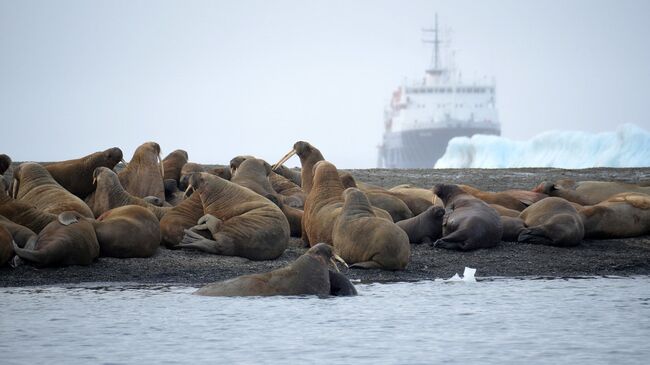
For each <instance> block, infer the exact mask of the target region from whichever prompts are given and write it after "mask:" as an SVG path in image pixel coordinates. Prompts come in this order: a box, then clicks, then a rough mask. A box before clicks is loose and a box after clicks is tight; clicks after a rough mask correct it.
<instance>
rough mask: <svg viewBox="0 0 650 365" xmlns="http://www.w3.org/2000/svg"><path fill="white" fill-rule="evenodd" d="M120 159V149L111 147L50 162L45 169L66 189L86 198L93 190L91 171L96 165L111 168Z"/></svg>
mask: <svg viewBox="0 0 650 365" xmlns="http://www.w3.org/2000/svg"><path fill="white" fill-rule="evenodd" d="M120 161H124V160H123V159H122V150H121V149H119V148H117V147H113V148H109V149H107V150H104V151H100V152H95V153H91V154H90V155H88V156H84V157H82V158H78V159H75V160H67V161H61V162H55V163H51V164H48V165H46V166H45V169H47V171H48V172H49V173H50V175H52V177H53V178H54V180H56V182H58V183H59V184H60V185H61V186H63V187H64V188H65V189H66V190H68V191H69V192H71V193H72V194H74V195H76V196H77V197H79V199H82V200H83V199H86V197H88V195H90V194H91V193H92V192H93V191H94V190H95V186H94V185H93V171H95V169H96V168H97V167H107V168H109V169H113V168H114V167H115V165H117V164H118V163H119V162H120Z"/></svg>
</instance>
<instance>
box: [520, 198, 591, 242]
mask: <svg viewBox="0 0 650 365" xmlns="http://www.w3.org/2000/svg"><path fill="white" fill-rule="evenodd" d="M519 217H520V218H521V219H523V220H524V224H525V225H526V227H527V228H526V229H524V230H522V231H521V233H520V234H519V237H518V239H517V241H519V242H525V243H535V244H542V245H552V246H575V245H578V244H579V243H580V242H581V241H582V238H583V237H584V235H585V230H584V226H583V223H582V220H581V219H580V215H579V214H578V211H577V210H576V208H575V207H574V206H573V205H572V204H571V203H570V202H568V201H566V200H564V199H562V198H555V197H548V198H546V199H542V200H540V201H538V202H537V203H535V204H533V205H531V206H530V207H528V208H526V209H524V211H523V212H521V214H520V215H519Z"/></svg>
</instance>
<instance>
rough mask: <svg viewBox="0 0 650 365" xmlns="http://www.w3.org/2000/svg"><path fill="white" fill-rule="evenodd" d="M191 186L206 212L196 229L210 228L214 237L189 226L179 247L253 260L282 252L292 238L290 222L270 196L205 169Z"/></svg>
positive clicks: (272, 256) (193, 177)
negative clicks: (209, 236)
mask: <svg viewBox="0 0 650 365" xmlns="http://www.w3.org/2000/svg"><path fill="white" fill-rule="evenodd" d="M189 186H190V188H192V189H194V190H195V193H194V194H197V193H198V194H199V196H200V197H201V203H202V205H203V211H204V212H205V214H206V215H205V216H203V217H202V218H201V219H199V222H198V225H197V227H194V228H193V230H200V229H208V230H209V231H210V233H211V235H212V239H206V238H204V237H203V236H201V235H199V234H198V233H196V232H193V231H192V230H186V231H185V233H186V234H185V236H184V237H183V240H182V241H181V243H180V244H179V247H181V248H195V249H199V250H202V251H205V252H209V253H213V254H217V255H225V256H240V257H245V258H248V259H250V260H273V259H275V258H277V257H279V256H280V255H282V253H283V252H284V250H285V249H286V247H287V244H288V241H289V222H287V218H286V217H285V216H284V214H283V213H282V211H281V210H280V208H278V207H277V206H276V205H275V204H273V203H272V202H271V201H270V200H268V199H266V198H264V197H262V196H260V195H259V194H257V193H254V192H252V191H251V190H249V189H247V188H244V187H241V186H239V185H237V184H234V183H232V182H230V181H227V180H224V179H222V178H220V177H217V176H214V175H210V174H208V173H205V172H201V173H194V174H192V175H191V176H190V180H189ZM194 194H192V195H194Z"/></svg>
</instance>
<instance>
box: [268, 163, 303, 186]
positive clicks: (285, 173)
mask: <svg viewBox="0 0 650 365" xmlns="http://www.w3.org/2000/svg"><path fill="white" fill-rule="evenodd" d="M274 171H275V172H276V173H277V174H278V175H281V176H282V177H284V178H285V179H288V180H289V181H291V182H292V183H294V184H296V185H298V186H302V175H301V174H302V172H301V171H300V170H298V169H295V168H293V169H290V168H288V167H286V166H284V165H280V166H278V167H277V168H275V169H274Z"/></svg>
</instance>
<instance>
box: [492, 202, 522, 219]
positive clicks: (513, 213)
mask: <svg viewBox="0 0 650 365" xmlns="http://www.w3.org/2000/svg"><path fill="white" fill-rule="evenodd" d="M489 205H490V206H491V207H492V208H494V210H496V211H497V213H499V215H500V216H502V217H512V218H515V217H519V214H521V212H520V211H518V210H514V209H510V208H506V207H504V206H501V205H499V204H489Z"/></svg>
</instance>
